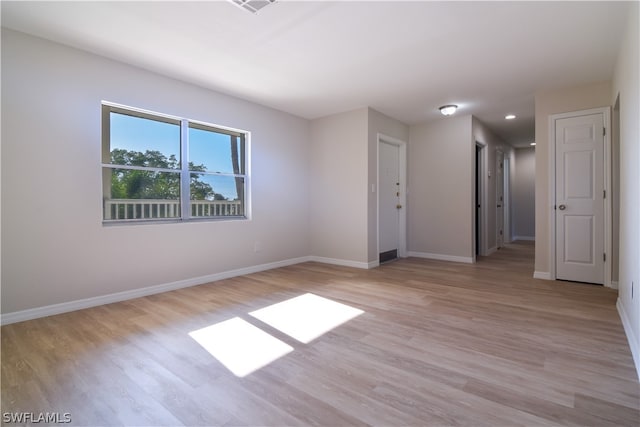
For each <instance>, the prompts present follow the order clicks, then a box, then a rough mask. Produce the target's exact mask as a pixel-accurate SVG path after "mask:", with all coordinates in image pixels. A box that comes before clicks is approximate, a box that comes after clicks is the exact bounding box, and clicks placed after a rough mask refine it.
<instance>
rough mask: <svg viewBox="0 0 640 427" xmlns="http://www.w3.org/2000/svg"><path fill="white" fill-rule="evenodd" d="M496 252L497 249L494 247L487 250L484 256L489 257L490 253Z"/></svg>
mask: <svg viewBox="0 0 640 427" xmlns="http://www.w3.org/2000/svg"><path fill="white" fill-rule="evenodd" d="M497 250H498V248H497V247H496V246H494V247H492V248H489V249H487V253H486V254H485V255H484V256H489V255H491V254H492V253H494V252H496V251H497Z"/></svg>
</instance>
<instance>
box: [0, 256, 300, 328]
mask: <svg viewBox="0 0 640 427" xmlns="http://www.w3.org/2000/svg"><path fill="white" fill-rule="evenodd" d="M311 260H312V257H300V258H291V259H287V260H283V261H277V262H271V263H267V264H260V265H255V266H251V267H245V268H240V269H237V270H230V271H224V272H222V273H215V274H210V275H207V276H201V277H194V278H191V279H185V280H179V281H177V282H171V283H164V284H161V285H155V286H148V287H145V288H140V289H132V290H130V291H124V292H117V293H114V294H109V295H102V296H99V297H92V298H85V299H81V300H76V301H69V302H64V303H60V304H53V305H47V306H44V307H37V308H31V309H28V310H21V311H15V312H13V313H2V315H0V324H2V325H8V324H10V323H16V322H23V321H25V320H32V319H37V318H40V317H47V316H53V315H55V314H61V313H67V312H70V311H76V310H82V309H84V308H90V307H96V306H98V305H104V304H111V303H114V302H119V301H125V300H129V299H134V298H140V297H144V296H148V295H153V294H159V293H162V292H168V291H173V290H176V289H182V288H188V287H190V286H196V285H202V284H204V283H209V282H215V281H218V280H222V279H228V278H231V277H236V276H243V275H246V274H251V273H257V272H259V271H265V270H271V269H274V268H280V267H286V266H289V265H294V264H300V263H302V262H307V261H311Z"/></svg>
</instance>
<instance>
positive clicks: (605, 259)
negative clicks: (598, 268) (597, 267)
mask: <svg viewBox="0 0 640 427" xmlns="http://www.w3.org/2000/svg"><path fill="white" fill-rule="evenodd" d="M602 261H604V262H607V254H602Z"/></svg>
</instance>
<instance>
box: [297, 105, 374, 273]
mask: <svg viewBox="0 0 640 427" xmlns="http://www.w3.org/2000/svg"><path fill="white" fill-rule="evenodd" d="M368 115H369V111H368V108H361V109H358V110H354V111H349V112H346V113H341V114H335V115H332V116H328V117H323V118H320V119H316V120H313V121H312V122H311V151H310V159H311V160H310V167H309V171H308V173H309V174H310V177H311V178H310V180H311V181H310V187H309V190H310V194H311V197H310V201H309V202H310V223H309V224H310V239H311V240H310V242H311V243H310V244H311V246H310V248H311V254H312V255H313V256H316V257H321V258H328V259H336V260H342V261H345V262H347V263H350V265H356V266H366V263H367V261H368V257H369V255H368V243H367V238H368V225H367V215H368V193H367V186H368V182H369V178H368V173H369V170H368V169H369V162H368V142H367V141H368V125H367V122H368Z"/></svg>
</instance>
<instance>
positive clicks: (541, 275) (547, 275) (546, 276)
mask: <svg viewBox="0 0 640 427" xmlns="http://www.w3.org/2000/svg"><path fill="white" fill-rule="evenodd" d="M533 278H534V279H542V280H554V279H552V278H551V272H549V271H534V272H533Z"/></svg>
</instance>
